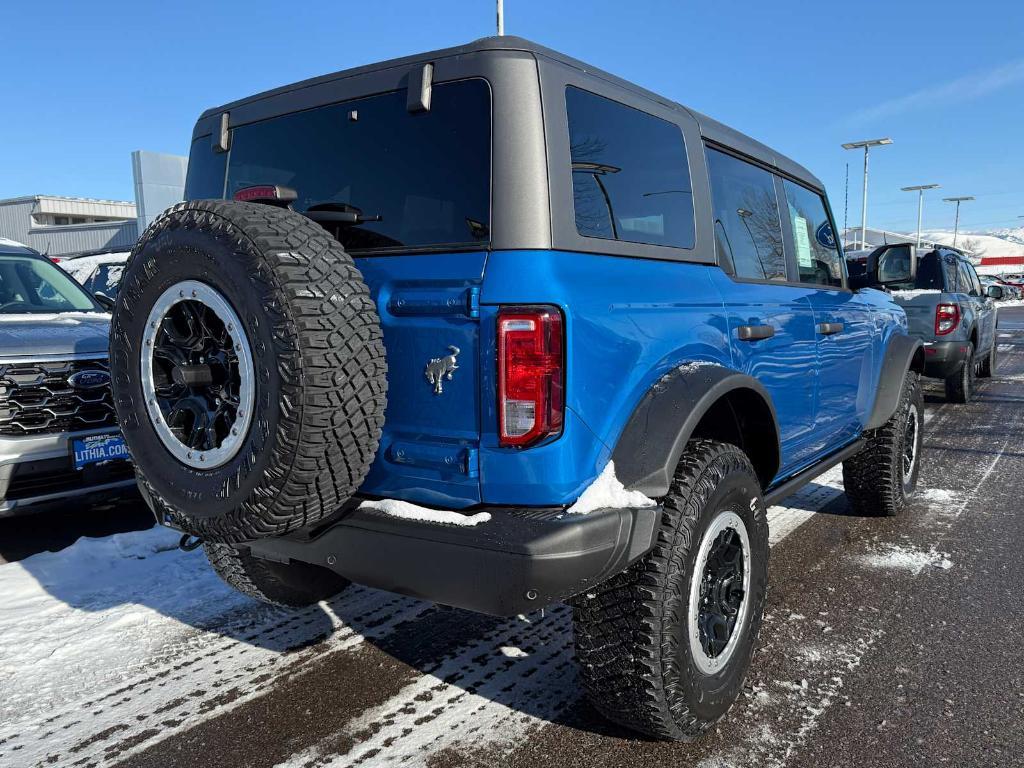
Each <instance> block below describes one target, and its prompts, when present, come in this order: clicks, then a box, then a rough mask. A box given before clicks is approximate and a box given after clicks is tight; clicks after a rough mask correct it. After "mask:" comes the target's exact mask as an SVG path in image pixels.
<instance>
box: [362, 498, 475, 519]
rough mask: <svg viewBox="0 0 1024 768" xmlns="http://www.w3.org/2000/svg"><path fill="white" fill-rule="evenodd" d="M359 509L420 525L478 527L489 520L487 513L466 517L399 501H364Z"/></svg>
mask: <svg viewBox="0 0 1024 768" xmlns="http://www.w3.org/2000/svg"><path fill="white" fill-rule="evenodd" d="M359 508H360V509H373V510H376V511H377V512H383V513H384V514H385V515H390V516H391V517H400V518H402V519H403V520H415V521H417V522H420V523H442V524H444V525H479V524H480V523H486V522H487V521H488V520H490V519H491V515H490V513H489V512H477V513H476V514H475V515H466V514H463V513H462V512H451V511H449V510H446V509H430V508H429V507H421V506H419V505H417V504H410V503H409V502H408V501H400V500H399V499H379V500H377V501H364V502H363V503H362V504H360V505H359Z"/></svg>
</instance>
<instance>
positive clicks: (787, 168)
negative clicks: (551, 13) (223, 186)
mask: <svg viewBox="0 0 1024 768" xmlns="http://www.w3.org/2000/svg"><path fill="white" fill-rule="evenodd" d="M483 51H522V52H526V53H530V54H533V55H534V56H538V57H544V58H546V59H549V60H551V61H554V62H557V63H558V64H561V65H563V66H566V67H569V68H571V69H574V70H576V71H578V72H580V73H583V74H585V75H587V76H590V77H596V78H598V79H601V80H604V81H606V82H609V83H612V84H614V85H616V86H618V87H620V88H623V89H625V90H628V91H631V92H633V93H635V94H637V95H640V96H643V97H645V98H648V99H651V100H653V101H655V102H657V103H659V104H662V105H664V106H666V107H668V108H670V109H676V110H680V111H683V112H685V113H687V114H689V115H691V116H692V117H693V118H694V119H695V120H696V121H697V123H698V125H699V126H700V131H701V135H702V136H703V137H704V138H706V139H708V140H709V141H712V142H715V143H718V144H722V145H724V146H726V147H729V148H731V149H733V150H735V151H738V152H740V153H742V154H745V155H747V156H749V157H751V158H753V159H755V160H758V161H759V162H762V163H764V164H766V165H769V166H772V167H774V168H777V169H778V170H780V171H782V172H783V173H786V174H788V175H790V176H793V177H795V178H797V179H800V180H801V181H803V182H804V183H806V184H810V185H811V186H814V187H817V188H818V189H824V185H823V184H822V183H821V181H820V180H819V179H818V178H817V177H816V176H815V175H814V174H813V173H811V172H810V171H809V170H807V168H805V167H804V166H802V165H800V164H799V163H797V162H796V161H795V160H792V159H791V158H789V157H786V156H785V155H783V154H781V153H779V152H776V151H775V150H773V149H771V147H768V146H767V145H765V144H762V143H761V142H759V141H757V140H755V139H752V138H750V137H749V136H747V135H745V134H743V133H740V132H739V131H737V130H735V129H733V128H730V127H728V126H727V125H724V124H722V123H720V122H718V121H717V120H715V119H713V118H710V117H708V116H707V115H704V114H702V113H700V112H697V111H696V110H693V109H690V108H688V107H685V106H683V105H682V104H679V103H678V102H675V101H672V100H671V99H667V98H665V97H664V96H661V95H660V94H657V93H654V92H653V91H649V90H647V89H646V88H642V87H640V86H639V85H636V84H635V83H631V82H629V81H628V80H623V79H622V78H620V77H617V76H615V75H613V74H610V73H608V72H605V71H604V70H601V69H599V68H597V67H594V66H592V65H590V64H587V63H585V62H582V61H580V60H578V59H574V58H572V57H571V56H566V55H565V54H562V53H559V52H558V51H554V50H552V49H550V48H547V47H545V46H543V45H540V44H539V43H535V42H533V41H531V40H527V39H525V38H522V37H515V36H511V35H505V36H501V37H483V38H480V39H479V40H474V41H472V42H470V43H465V44H463V45H458V46H454V47H451V48H442V49H439V50H436V51H427V52H425V53H418V54H414V55H412V56H403V57H401V58H397V59H389V60H387V61H382V62H378V63H375V64H368V65H364V66H361V67H354V68H352V69H345V70H341V71H339V72H334V73H331V74H328V75H321V76H319V77H314V78H310V79H308V80H302V81H299V82H296V83H292V84H290V85H285V86H281V87H280V88H274V89H272V90H269V91H263V92H261V93H257V94H254V95H252V96H248V97H246V98H243V99H237V100H235V101H232V102H229V103H227V104H223V105H221V106H219V107H214V108H211V109H207V110H206V111H205V112H203V114H202V115H201V116H200V118H199V120H200V121H202V120H204V119H206V118H209V117H213V116H215V115H217V114H220V113H222V112H230V111H231V110H232V109H234V108H236V107H239V106H241V105H247V104H253V103H255V102H258V101H261V100H263V99H268V98H271V97H274V96H278V95H280V94H284V93H289V92H292V91H297V90H300V89H302V88H308V87H310V86H314V85H319V84H321V83H327V82H331V81H332V80H339V79H343V78H348V77H354V76H357V75H360V74H364V73H367V72H375V71H379V70H383V69H391V68H395V67H407V66H411V65H414V64H417V63H425V62H428V61H436V60H437V59H441V58H448V57H455V56H464V55H467V54H471V53H479V52H483Z"/></svg>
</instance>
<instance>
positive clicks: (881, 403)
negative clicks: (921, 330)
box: [864, 334, 924, 430]
mask: <svg viewBox="0 0 1024 768" xmlns="http://www.w3.org/2000/svg"><path fill="white" fill-rule="evenodd" d="M910 370H914V371H916V372H917V373H923V372H924V343H923V342H922V341H921V340H920V339H918V338H915V337H913V336H905V335H903V334H893V335H892V337H890V339H889V344H888V345H887V346H886V348H885V360H884V361H883V363H882V372H881V374H880V375H879V377H878V386H877V387H876V388H875V404H874V405H873V406H872V408H871V413H870V415H869V416H868V420H867V423H866V424H865V425H864V429H865V430H869V429H878V428H879V427H881V426H882V425H883V424H885V422H887V421H888V420H889V419H890V418H891V417H892V415H893V414H894V413H895V412H896V408H897V407H898V406H899V404H900V394H901V393H902V392H903V382H904V381H905V380H906V377H907V371H910Z"/></svg>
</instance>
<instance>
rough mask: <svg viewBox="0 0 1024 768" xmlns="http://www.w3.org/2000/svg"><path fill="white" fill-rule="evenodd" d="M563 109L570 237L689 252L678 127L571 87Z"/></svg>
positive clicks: (688, 199) (687, 193)
mask: <svg viewBox="0 0 1024 768" xmlns="http://www.w3.org/2000/svg"><path fill="white" fill-rule="evenodd" d="M565 108H566V112H567V113H568V117H569V148H570V154H571V157H572V191H573V205H574V208H575V213H576V231H577V232H579V233H580V234H581V235H583V236H584V237H597V238H602V239H605V240H624V241H628V242H632V243H646V244H650V245H667V246H672V247H675V248H693V240H694V224H693V193H692V190H691V188H690V169H689V165H688V164H687V161H686V147H685V145H684V143H683V134H682V132H681V131H680V129H679V127H678V126H676V125H673V124H672V123H670V122H668V121H666V120H662V119H661V118H658V117H654V115H650V114H647V113H646V112H641V111H640V110H638V109H633V108H632V107H627V106H625V105H624V104H620V103H618V102H616V101H612V100H611V99H606V98H604V97H602V96H597V95H595V94H593V93H589V92H588V91H583V90H580V89H579V88H574V87H572V86H570V87H568V88H566V90H565Z"/></svg>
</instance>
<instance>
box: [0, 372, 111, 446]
mask: <svg viewBox="0 0 1024 768" xmlns="http://www.w3.org/2000/svg"><path fill="white" fill-rule="evenodd" d="M83 371H92V372H96V373H101V374H106V375H107V376H108V377H109V375H110V371H109V368H108V366H107V361H106V360H69V361H66V362H55V363H9V364H7V365H0V435H11V436H24V435H45V434H52V433H55V432H77V431H80V430H84V429H97V428H100V427H110V426H114V425H115V424H116V423H117V421H116V419H115V417H114V400H113V397H112V396H111V393H110V382H109V378H108V380H107V381H106V382H105V383H102V384H101V385H99V386H92V387H86V386H84V385H80V386H77V387H76V386H75V385H74V384H72V383H71V378H72V377H73V376H74V375H75V374H77V373H80V372H83ZM81 378H88V377H81Z"/></svg>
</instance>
